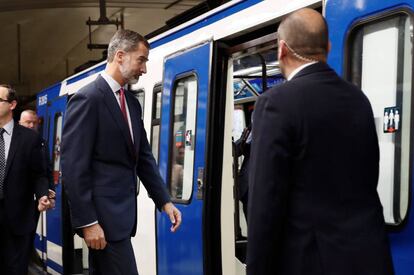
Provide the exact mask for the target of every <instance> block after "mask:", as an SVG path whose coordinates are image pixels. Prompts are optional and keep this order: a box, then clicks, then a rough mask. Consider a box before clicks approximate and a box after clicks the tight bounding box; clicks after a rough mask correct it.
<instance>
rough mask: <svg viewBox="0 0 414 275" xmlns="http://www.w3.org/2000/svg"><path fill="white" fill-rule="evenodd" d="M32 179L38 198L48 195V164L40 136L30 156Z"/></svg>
mask: <svg viewBox="0 0 414 275" xmlns="http://www.w3.org/2000/svg"><path fill="white" fill-rule="evenodd" d="M30 170H31V179H33V181H34V184H35V194H36V198H38V199H40V198H41V197H43V196H47V195H48V182H47V177H46V166H45V165H44V162H43V154H42V142H41V139H40V137H39V136H37V138H36V141H35V143H34V145H33V148H32V152H31V158H30Z"/></svg>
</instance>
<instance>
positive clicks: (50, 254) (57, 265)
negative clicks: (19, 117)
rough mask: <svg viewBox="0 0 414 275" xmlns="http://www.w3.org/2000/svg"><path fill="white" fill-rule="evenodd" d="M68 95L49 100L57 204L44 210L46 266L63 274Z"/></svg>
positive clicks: (49, 137)
mask: <svg viewBox="0 0 414 275" xmlns="http://www.w3.org/2000/svg"><path fill="white" fill-rule="evenodd" d="M66 101H67V97H66V96H62V97H57V98H55V99H53V100H51V101H49V102H48V114H47V118H46V119H47V121H48V125H49V127H48V129H49V131H48V133H47V139H46V141H47V143H48V144H47V146H48V149H49V159H50V162H51V169H52V174H53V183H54V185H55V190H56V206H55V208H54V209H52V210H49V211H47V212H43V216H46V217H44V218H45V219H46V220H47V223H46V232H47V234H46V239H47V243H46V255H47V259H46V268H47V271H48V272H50V273H54V272H57V273H60V274H63V272H64V271H63V257H62V255H63V245H64V244H63V242H62V231H63V230H64V226H63V220H62V217H65V215H64V214H63V208H64V207H63V205H62V201H63V200H62V196H63V192H62V184H61V176H60V175H61V173H60V144H61V140H62V127H63V118H64V112H65V108H66Z"/></svg>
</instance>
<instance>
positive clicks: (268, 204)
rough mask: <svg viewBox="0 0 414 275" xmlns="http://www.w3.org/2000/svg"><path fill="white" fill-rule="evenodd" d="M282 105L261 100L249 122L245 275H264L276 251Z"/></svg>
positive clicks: (281, 204)
mask: <svg viewBox="0 0 414 275" xmlns="http://www.w3.org/2000/svg"><path fill="white" fill-rule="evenodd" d="M283 105H284V104H283V102H276V100H274V101H273V102H272V98H270V97H269V94H264V96H261V97H260V98H259V99H258V101H257V103H256V108H255V113H254V118H253V132H252V135H253V136H252V137H253V140H252V145H251V146H252V147H251V159H250V165H251V166H250V167H251V168H250V169H251V170H250V176H249V184H250V189H249V210H248V213H249V214H248V215H249V217H248V221H249V223H248V232H249V234H248V249H247V274H248V275H262V274H263V275H264V274H268V271H269V270H274V269H273V268H270V267H271V266H272V265H274V264H275V260H276V259H277V258H276V257H277V255H278V247H280V246H281V245H280V242H281V241H282V240H281V239H280V237H281V232H282V230H283V226H284V222H285V217H286V208H287V195H288V181H289V170H290V164H289V161H290V153H289V151H290V150H289V146H290V140H291V139H290V138H289V131H290V126H289V124H290V122H289V120H290V119H291V118H289V117H288V115H287V114H286V113H285V110H283V109H286V108H284V107H283Z"/></svg>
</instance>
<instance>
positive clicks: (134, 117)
mask: <svg viewBox="0 0 414 275" xmlns="http://www.w3.org/2000/svg"><path fill="white" fill-rule="evenodd" d="M125 95H126V101H127V104H128V109H129V116H130V117H131V124H132V125H131V127H132V132H133V133H134V149H135V154H136V155H138V151H139V143H140V137H141V135H140V133H141V130H142V129H140V125H141V124H140V123H139V120H140V119H141V114H140V113H139V112H138V108H136V106H135V105H136V104H138V102H134V100H136V101H138V100H137V99H136V98H135V97H134V96H133V95H132V94H131V92H129V91H125ZM134 103H135V104H134Z"/></svg>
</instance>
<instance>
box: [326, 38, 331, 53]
mask: <svg viewBox="0 0 414 275" xmlns="http://www.w3.org/2000/svg"><path fill="white" fill-rule="evenodd" d="M331 48H332V44H331V41H328V49H327V51H326V53H327V54H328V53H330V52H331Z"/></svg>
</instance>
